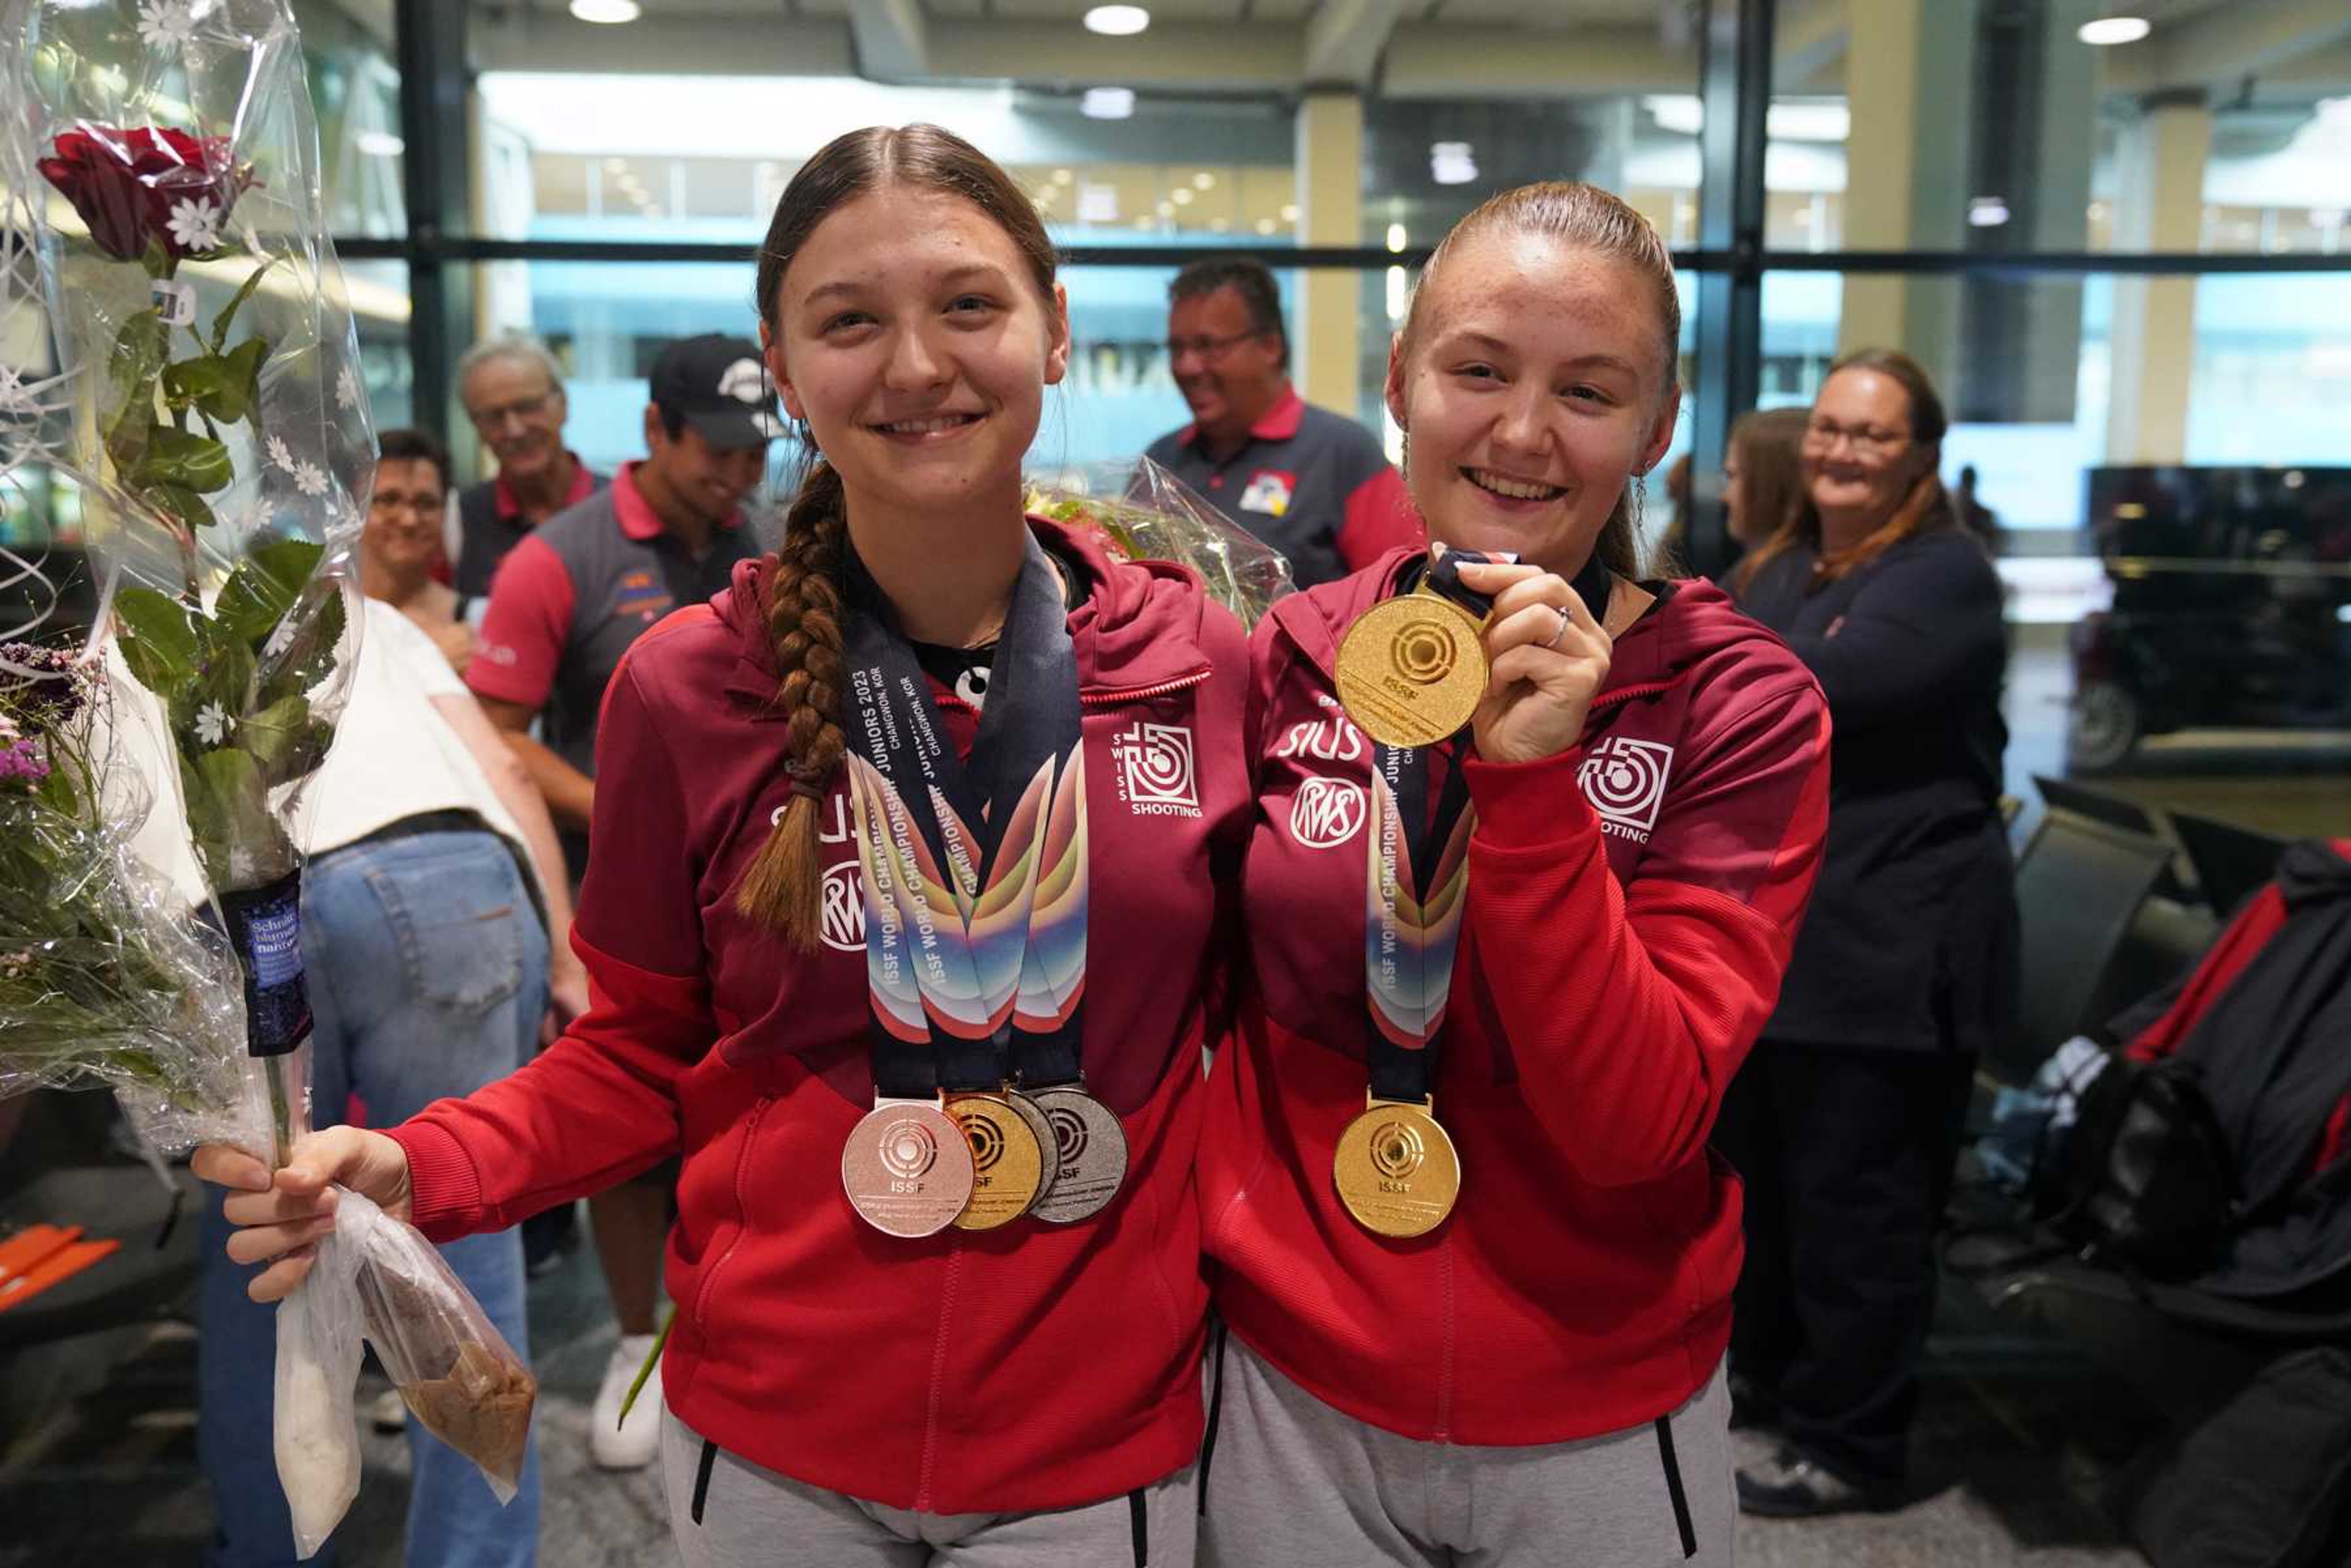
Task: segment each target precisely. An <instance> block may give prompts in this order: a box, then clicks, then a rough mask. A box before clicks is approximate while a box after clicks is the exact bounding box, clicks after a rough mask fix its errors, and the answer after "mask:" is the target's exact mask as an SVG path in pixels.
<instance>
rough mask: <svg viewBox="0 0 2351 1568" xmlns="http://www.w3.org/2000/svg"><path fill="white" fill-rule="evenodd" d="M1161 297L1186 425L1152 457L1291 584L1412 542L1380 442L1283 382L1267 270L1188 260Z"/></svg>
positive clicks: (1285, 345)
mask: <svg viewBox="0 0 2351 1568" xmlns="http://www.w3.org/2000/svg"><path fill="white" fill-rule="evenodd" d="M1167 298H1168V316H1167V364H1168V369H1169V371H1171V372H1173V374H1174V375H1175V385H1176V386H1177V387H1178V388H1179V389H1180V390H1181V391H1182V392H1183V393H1184V401H1185V402H1186V404H1187V405H1189V406H1190V408H1191V410H1192V423H1190V424H1187V425H1186V426H1185V427H1184V428H1183V429H1181V430H1178V431H1175V432H1174V433H1173V434H1168V435H1164V436H1162V437H1160V438H1159V439H1158V440H1157V441H1155V442H1154V443H1152V444H1151V450H1150V452H1149V453H1148V454H1147V455H1148V456H1149V457H1150V458H1151V459H1152V460H1153V461H1154V462H1155V463H1157V464H1159V465H1161V466H1162V467H1164V468H1165V469H1167V470H1168V471H1169V472H1171V473H1173V474H1174V475H1175V476H1176V477H1177V478H1179V479H1181V480H1183V481H1184V482H1185V483H1186V485H1189V486H1191V487H1192V488H1193V489H1195V490H1196V491H1198V492H1199V493H1200V494H1201V495H1202V496H1204V497H1207V499H1208V500H1209V501H1210V502H1211V503H1212V504H1214V505H1215V507H1217V510H1218V511H1221V512H1222V513H1224V514H1225V516H1226V517H1230V518H1231V519H1232V520H1233V521H1234V522H1236V523H1238V524H1239V525H1240V526H1241V527H1242V528H1246V529H1248V530H1249V532H1250V533H1252V534H1254V535H1256V536H1257V537H1258V538H1261V539H1263V540H1264V541H1265V542H1266V543H1268V544H1270V545H1271V546H1272V547H1273V548H1274V549H1278V550H1280V552H1281V553H1282V554H1283V555H1284V556H1287V557H1288V558H1289V559H1290V576H1291V578H1292V580H1295V581H1296V582H1297V583H1298V585H1299V586H1300V587H1301V588H1306V587H1311V586H1312V585H1313V584H1315V583H1318V582H1329V581H1332V580H1334V579H1337V578H1342V577H1344V576H1346V575H1347V574H1348V573H1349V572H1351V571H1353V570H1356V569H1357V568H1358V567H1362V566H1366V565H1368V564H1370V563H1371V562H1372V561H1373V560H1374V559H1377V558H1378V557H1379V556H1380V555H1381V554H1382V553H1384V551H1386V550H1388V549H1392V548H1393V547H1395V546H1397V545H1417V544H1419V542H1420V537H1421V535H1420V525H1419V523H1418V521H1417V520H1416V518H1415V517H1414V514H1413V509H1412V501H1411V499H1410V497H1409V496H1408V495H1407V493H1406V492H1405V487H1404V481H1403V479H1402V478H1401V477H1400V476H1398V475H1397V473H1396V471H1395V468H1393V467H1392V466H1390V465H1389V464H1388V460H1387V457H1386V455H1385V454H1384V453H1383V452H1382V451H1381V450H1380V442H1379V437H1377V436H1376V435H1374V434H1372V433H1371V432H1370V431H1368V430H1366V429H1364V427H1363V426H1362V425H1360V424H1358V423H1355V422H1354V421H1353V420H1352V419H1349V418H1347V417H1345V416H1344V415H1343V414H1336V413H1331V412H1329V411H1328V410H1326V409H1320V408H1313V407H1311V406H1309V405H1308V404H1307V402H1305V400H1304V399H1302V398H1301V397H1300V396H1299V395H1298V393H1297V392H1296V391H1295V390H1294V389H1293V388H1292V387H1291V386H1290V336H1289V334H1288V333H1287V332H1286V331H1285V330H1284V329H1283V328H1282V324H1281V296H1280V293H1279V292H1278V291H1277V290H1276V289H1275V287H1274V282H1273V274H1271V273H1270V272H1268V271H1267V270H1266V269H1265V268H1264V267H1262V266H1260V265H1259V264H1258V263H1257V262H1254V261H1238V260H1224V259H1218V258H1209V259H1206V260H1201V261H1196V262H1194V263H1193V264H1192V265H1191V266H1189V267H1186V268H1185V269H1184V270H1183V271H1182V272H1180V273H1178V274H1177V275H1176V277H1175V282H1174V283H1173V284H1171V285H1169V287H1168V290H1167Z"/></svg>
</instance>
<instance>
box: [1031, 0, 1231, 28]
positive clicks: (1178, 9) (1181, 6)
mask: <svg viewBox="0 0 2351 1568" xmlns="http://www.w3.org/2000/svg"><path fill="white" fill-rule="evenodd" d="M1099 3H1100V0H996V14H997V15H998V16H1003V17H1007V18H1018V19H1019V20H1021V21H1029V22H1034V21H1065V22H1072V23H1074V22H1076V21H1078V20H1080V19H1081V17H1083V16H1085V14H1086V13H1087V12H1088V11H1090V10H1092V9H1093V7H1094V6H1095V5H1097V4H1099ZM1141 4H1142V5H1144V8H1145V9H1147V10H1148V11H1150V13H1151V16H1152V18H1153V20H1155V21H1162V22H1232V21H1238V19H1239V17H1240V14H1241V0H1141Z"/></svg>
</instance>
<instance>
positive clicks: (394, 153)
mask: <svg viewBox="0 0 2351 1568" xmlns="http://www.w3.org/2000/svg"><path fill="white" fill-rule="evenodd" d="M351 145H352V146H354V147H356V148H358V149H359V150H360V152H364V153H366V154H367V155H368V156H369V157H371V158H397V157H399V156H400V155H401V154H402V153H403V152H407V151H408V143H407V142H405V141H402V140H401V139H400V138H399V137H397V136H394V135H393V134H392V132H391V131H360V133H359V134H358V135H357V136H354V137H352V138H351Z"/></svg>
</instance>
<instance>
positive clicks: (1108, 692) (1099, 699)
mask: <svg viewBox="0 0 2351 1568" xmlns="http://www.w3.org/2000/svg"><path fill="white" fill-rule="evenodd" d="M1215 673H1216V672H1215V669H1214V667H1213V666H1211V665H1208V664H1203V665H1201V666H1200V667H1199V668H1198V669H1196V670H1194V671H1193V672H1192V673H1191V674H1188V675H1178V676H1176V677H1175V679H1174V680H1172V681H1161V682H1159V683H1158V684H1156V685H1148V686H1094V687H1091V688H1088V689H1086V690H1083V691H1081V692H1079V693H1078V701H1079V702H1081V703H1090V704H1092V705H1094V706H1103V705H1106V704H1110V703H1139V702H1148V701H1149V700H1150V699H1151V698H1153V697H1164V696H1165V695H1168V694H1169V693H1170V692H1180V691H1183V690H1184V689H1186V687H1189V686H1196V685H1199V684H1200V683H1201V682H1203V681H1205V680H1207V678H1208V677H1209V676H1210V675H1211V674H1215Z"/></svg>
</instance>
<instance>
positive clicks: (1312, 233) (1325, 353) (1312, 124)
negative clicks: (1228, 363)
mask: <svg viewBox="0 0 2351 1568" xmlns="http://www.w3.org/2000/svg"><path fill="white" fill-rule="evenodd" d="M1298 238H1299V242H1300V243H1301V244H1302V245H1336V246H1357V245H1361V244H1363V243H1364V100H1363V99H1362V98H1361V97H1359V96H1358V95H1356V94H1355V93H1353V92H1324V91H1312V92H1309V93H1308V94H1307V95H1306V99H1305V101H1304V102H1302V103H1301V104H1300V105H1299V106H1298ZM1362 287H1363V285H1362V280H1361V279H1360V278H1359V277H1357V276H1356V275H1355V274H1354V273H1353V272H1340V271H1331V270H1324V271H1321V272H1311V271H1310V272H1302V273H1301V274H1300V275H1299V287H1298V295H1297V312H1296V319H1295V321H1294V322H1293V323H1292V324H1291V327H1292V329H1291V335H1290V374H1291V376H1292V377H1293V378H1294V379H1295V380H1296V382H1297V383H1298V390H1299V392H1300V393H1301V395H1303V396H1304V397H1305V399H1306V401H1307V402H1312V403H1320V404H1322V406H1323V407H1325V408H1330V409H1336V410H1338V411H1339V412H1341V413H1347V414H1351V415H1352V414H1353V413H1354V409H1355V403H1356V401H1357V389H1356V386H1355V382H1356V378H1357V375H1358V371H1357V368H1356V367H1357V361H1358V356H1359V354H1360V352H1361V350H1362V346H1363V322H1362V298H1363V296H1362Z"/></svg>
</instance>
